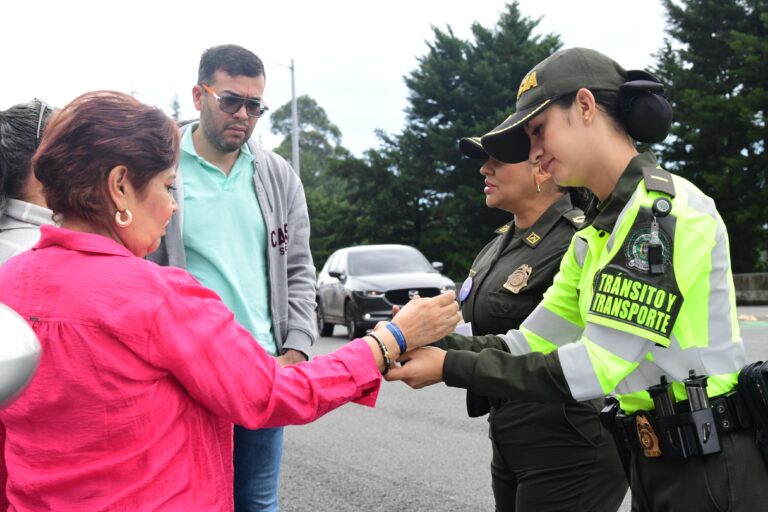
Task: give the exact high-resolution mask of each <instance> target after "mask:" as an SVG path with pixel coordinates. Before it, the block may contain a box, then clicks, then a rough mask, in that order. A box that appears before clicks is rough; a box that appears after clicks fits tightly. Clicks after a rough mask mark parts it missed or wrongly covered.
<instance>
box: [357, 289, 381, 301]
mask: <svg viewBox="0 0 768 512" xmlns="http://www.w3.org/2000/svg"><path fill="white" fill-rule="evenodd" d="M357 293H358V294H359V295H362V296H363V297H365V298H367V299H380V298H382V297H384V292H380V291H378V290H364V291H360V292H357Z"/></svg>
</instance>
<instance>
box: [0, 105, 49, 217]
mask: <svg viewBox="0 0 768 512" xmlns="http://www.w3.org/2000/svg"><path fill="white" fill-rule="evenodd" d="M51 112H53V109H51V107H50V106H48V105H47V104H46V103H45V102H44V101H41V100H38V99H34V100H32V101H29V102H27V103H20V104H18V105H14V106H12V107H11V108H9V109H8V110H5V111H0V212H2V211H3V210H5V207H6V205H7V203H8V199H21V195H22V194H23V192H24V186H25V185H26V183H27V179H28V178H29V176H30V173H31V172H32V166H31V161H32V155H33V154H34V153H35V150H36V149H37V147H38V146H39V145H40V139H41V138H42V136H43V133H42V132H43V128H44V127H45V124H46V123H47V122H48V117H50V115H51ZM38 126H39V127H40V133H39V135H38Z"/></svg>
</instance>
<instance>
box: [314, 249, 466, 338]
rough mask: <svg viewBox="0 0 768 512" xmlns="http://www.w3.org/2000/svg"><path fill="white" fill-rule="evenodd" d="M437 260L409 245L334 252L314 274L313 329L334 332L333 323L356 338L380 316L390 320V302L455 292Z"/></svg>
mask: <svg viewBox="0 0 768 512" xmlns="http://www.w3.org/2000/svg"><path fill="white" fill-rule="evenodd" d="M442 268H443V265H442V263H440V262H433V263H431V264H430V263H429V261H427V259H426V258H425V257H424V255H423V254H421V253H420V252H419V251H418V250H416V249H415V248H413V247H409V246H407V245H361V246H357V247H347V248H344V249H339V250H338V251H336V252H334V253H333V254H332V255H331V257H330V258H328V261H327V262H326V263H325V266H324V267H323V270H322V271H321V272H320V275H319V276H318V278H317V330H318V332H319V333H320V336H330V335H332V334H333V326H334V325H335V324H344V325H346V326H347V332H348V334H349V338H350V339H354V338H359V337H360V336H363V335H364V334H365V331H366V330H367V329H371V328H373V326H374V325H376V323H377V322H379V321H380V320H390V319H391V318H392V306H394V305H398V306H402V305H403V304H405V303H407V302H408V301H409V300H410V299H411V298H412V297H414V296H416V295H419V296H421V297H433V296H435V295H438V294H439V293H441V292H443V291H446V290H454V289H455V288H456V285H455V284H454V282H453V281H451V280H450V279H448V278H447V277H445V276H444V275H442V274H441V273H440V270H442Z"/></svg>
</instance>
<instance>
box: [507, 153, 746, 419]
mask: <svg viewBox="0 0 768 512" xmlns="http://www.w3.org/2000/svg"><path fill="white" fill-rule="evenodd" d="M659 198H661V200H660V201H657V200H659ZM655 202H656V203H657V208H656V210H654V203H655ZM591 213H592V215H593V217H594V219H593V221H592V224H591V225H590V226H589V227H587V228H585V229H583V230H581V231H579V232H577V233H576V235H575V236H574V238H573V240H572V241H571V244H570V247H569V249H568V251H567V252H566V255H565V257H564V258H563V260H562V263H561V267H560V272H559V274H558V275H557V276H556V277H555V280H554V283H553V285H552V286H551V287H550V288H549V289H548V290H547V292H546V293H545V295H544V299H543V301H542V302H541V304H539V306H538V307H537V308H536V310H534V312H533V313H531V315H530V316H529V317H528V318H527V319H526V320H525V321H524V322H523V323H522V325H521V327H520V330H519V331H510V332H508V333H507V334H505V335H502V336H501V337H502V338H503V339H504V341H505V342H506V347H505V349H506V350H509V351H510V352H511V353H512V354H516V355H521V354H525V353H528V352H543V353H545V354H547V353H550V352H553V351H555V350H557V356H558V358H559V361H560V365H561V366H562V371H563V375H564V377H565V380H566V382H567V384H568V386H569V388H570V392H571V394H572V395H573V397H574V398H575V399H577V400H586V399H591V398H595V397H598V396H604V395H608V394H615V395H616V396H617V397H618V398H619V400H620V401H621V407H622V409H624V410H625V411H626V412H628V413H631V412H634V411H636V410H638V409H645V410H652V409H653V402H652V400H651V399H650V396H649V394H648V393H647V391H646V389H647V388H648V387H649V386H652V385H654V384H658V383H659V381H660V377H661V376H665V377H666V378H667V379H668V381H670V382H672V383H673V384H672V386H673V391H674V393H675V397H676V398H677V400H678V401H681V400H685V399H686V394H685V389H684V385H683V384H682V382H681V381H682V380H683V379H685V378H687V377H688V376H689V371H690V370H694V371H695V372H696V374H698V375H708V376H709V380H708V387H707V391H708V394H709V395H710V396H716V395H720V394H723V393H726V392H728V391H730V390H731V389H733V387H734V386H735V385H736V380H737V374H738V371H739V369H740V368H741V367H742V366H743V365H744V364H745V362H746V357H745V352H744V346H743V343H742V342H741V338H740V334H739V326H738V320H737V315H736V301H735V292H734V286H733V277H732V274H731V267H730V256H729V249H728V235H727V232H726V229H725V225H724V224H723V221H722V219H721V218H720V215H719V214H718V213H717V210H716V209H715V204H714V201H713V200H712V199H711V198H709V197H707V196H706V195H704V194H703V193H702V192H701V191H700V190H699V189H698V188H696V187H695V186H694V185H693V184H691V183H690V182H689V181H687V180H685V179H683V178H680V177H679V176H673V175H672V174H670V173H668V172H666V171H664V170H663V169H661V168H660V167H658V165H657V164H656V159H655V157H654V156H653V155H652V154H651V153H644V154H641V155H638V156H636V157H635V158H633V159H632V161H631V162H630V164H629V166H628V167H627V169H626V170H625V171H624V173H623V174H622V176H621V178H620V180H619V183H618V184H617V187H616V189H615V190H614V192H613V193H612V195H611V197H610V198H609V199H608V200H607V201H605V202H604V203H603V204H601V205H599V206H598V207H597V209H596V210H595V211H593V212H591ZM589 214H590V212H588V217H589ZM654 251H655V252H654Z"/></svg>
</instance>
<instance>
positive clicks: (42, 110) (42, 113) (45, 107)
mask: <svg viewBox="0 0 768 512" xmlns="http://www.w3.org/2000/svg"><path fill="white" fill-rule="evenodd" d="M35 99H36V100H37V101H39V102H40V116H39V117H38V118H37V135H36V137H35V142H36V144H37V145H38V146H39V145H40V132H41V131H42V129H43V117H44V116H45V111H46V110H48V109H49V108H51V107H50V105H48V104H47V103H46V102H44V101H43V100H39V99H37V98H35Z"/></svg>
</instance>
